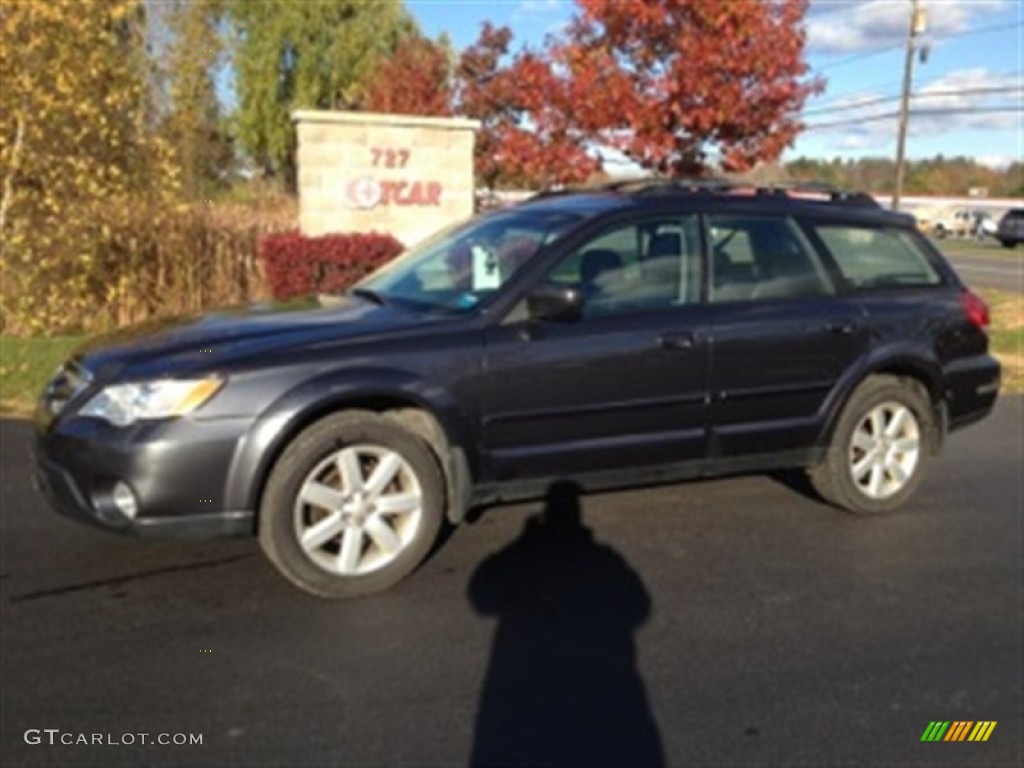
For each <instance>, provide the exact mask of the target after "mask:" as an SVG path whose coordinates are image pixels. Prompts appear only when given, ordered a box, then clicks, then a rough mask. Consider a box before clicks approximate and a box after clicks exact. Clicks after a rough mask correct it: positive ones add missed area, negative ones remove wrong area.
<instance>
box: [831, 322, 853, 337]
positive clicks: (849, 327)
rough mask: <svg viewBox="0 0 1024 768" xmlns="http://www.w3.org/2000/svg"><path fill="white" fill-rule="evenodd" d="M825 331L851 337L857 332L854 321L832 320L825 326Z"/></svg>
mask: <svg viewBox="0 0 1024 768" xmlns="http://www.w3.org/2000/svg"><path fill="white" fill-rule="evenodd" d="M825 330H826V331H828V332H829V333H834V334H836V335H838V336H852V335H853V334H854V332H855V331H856V330H857V322H856V321H855V320H833V321H831V322H830V323H828V324H827V325H826V326H825Z"/></svg>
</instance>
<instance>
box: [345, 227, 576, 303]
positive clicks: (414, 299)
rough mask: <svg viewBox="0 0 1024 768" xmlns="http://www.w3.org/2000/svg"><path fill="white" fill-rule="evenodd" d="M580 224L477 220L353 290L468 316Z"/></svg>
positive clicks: (427, 243) (422, 245)
mask: <svg viewBox="0 0 1024 768" xmlns="http://www.w3.org/2000/svg"><path fill="white" fill-rule="evenodd" d="M578 221H579V217H578V216H576V215H574V214H569V213H555V212H537V211H532V212H523V211H520V212H516V211H509V212H497V213H493V214H490V215H488V216H484V217H481V218H476V219H473V220H471V221H469V222H466V223H463V224H461V225H459V226H457V227H454V228H452V229H448V230H445V231H442V232H441V233H440V234H438V235H435V236H434V237H432V238H430V239H429V240H427V241H425V242H423V243H420V244H419V245H416V246H414V247H412V248H410V249H409V250H408V251H406V252H405V253H404V254H402V255H401V256H399V257H398V258H397V259H395V260H394V261H392V262H390V263H388V264H385V265H384V266H383V267H381V268H380V269H378V270H377V271H376V272H374V273H373V274H371V275H370V276H369V277H367V278H366V279H365V280H363V281H362V282H360V283H359V284H358V285H357V286H356V287H355V289H354V291H356V292H360V291H363V292H368V293H371V294H373V295H374V296H375V297H376V298H378V299H379V300H381V301H385V302H387V301H395V302H397V303H403V304H409V305H412V306H419V307H421V308H425V309H441V310H448V311H455V312H459V311H468V310H471V309H472V308H473V307H475V306H476V305H477V304H479V303H480V302H481V301H483V299H484V298H486V297H487V296H488V295H489V294H492V293H494V292H495V291H496V290H498V289H499V288H500V287H501V286H502V285H504V284H505V283H506V282H508V280H509V279H510V278H511V277H512V276H513V275H514V274H515V273H516V272H518V271H519V269H520V268H521V267H523V266H524V265H525V264H526V263H527V262H528V261H529V260H530V259H531V258H532V257H533V255H534V254H535V253H537V251H539V250H540V249H541V248H543V247H544V246H546V245H549V244H550V243H552V242H554V241H555V240H556V239H557V238H558V237H560V236H561V235H562V234H564V233H565V232H566V231H567V230H568V229H570V228H571V227H572V226H573V225H574V224H576V223H577V222H578Z"/></svg>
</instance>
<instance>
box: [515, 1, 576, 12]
mask: <svg viewBox="0 0 1024 768" xmlns="http://www.w3.org/2000/svg"><path fill="white" fill-rule="evenodd" d="M565 3H566V0H522V2H520V3H519V6H518V7H517V8H516V13H519V14H531V15H536V14H549V13H555V12H556V11H558V10H560V9H561V7H563V6H564V5H565Z"/></svg>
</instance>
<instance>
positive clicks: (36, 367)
mask: <svg viewBox="0 0 1024 768" xmlns="http://www.w3.org/2000/svg"><path fill="white" fill-rule="evenodd" d="M84 340H85V336H54V337H51V338H34V339H23V338H16V337H14V336H0V412H2V413H18V414H25V413H29V412H31V410H32V406H33V404H34V403H35V399H36V398H37V397H38V396H39V393H40V392H41V391H42V389H43V385H45V384H46V382H47V380H48V379H49V378H50V376H52V375H53V372H54V370H56V368H57V366H58V365H60V364H61V363H63V362H64V361H65V360H66V359H67V357H68V355H69V354H70V352H71V350H72V349H74V348H75V347H77V346H78V345H79V344H81V343H82V342H83V341H84Z"/></svg>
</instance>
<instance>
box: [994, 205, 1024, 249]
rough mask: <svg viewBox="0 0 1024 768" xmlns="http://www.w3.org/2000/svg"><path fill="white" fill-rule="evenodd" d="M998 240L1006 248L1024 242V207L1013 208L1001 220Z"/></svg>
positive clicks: (997, 229) (997, 231)
mask: <svg viewBox="0 0 1024 768" xmlns="http://www.w3.org/2000/svg"><path fill="white" fill-rule="evenodd" d="M995 237H996V240H998V241H999V242H1000V243H1002V244H1003V246H1004V247H1006V248H1013V247H1014V246H1015V245H1018V244H1020V243H1021V242H1024V208H1011V209H1010V210H1009V211H1007V212H1006V213H1005V214H1003V218H1001V219H1000V220H999V226H998V227H997V228H996V233H995Z"/></svg>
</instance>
